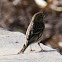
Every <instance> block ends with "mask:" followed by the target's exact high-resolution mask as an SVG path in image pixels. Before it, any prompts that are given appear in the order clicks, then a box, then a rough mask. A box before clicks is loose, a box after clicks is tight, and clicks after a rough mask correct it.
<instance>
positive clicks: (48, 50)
mask: <svg viewBox="0 0 62 62" xmlns="http://www.w3.org/2000/svg"><path fill="white" fill-rule="evenodd" d="M55 51H57V50H44V51H38V52H37V53H39V52H55Z"/></svg>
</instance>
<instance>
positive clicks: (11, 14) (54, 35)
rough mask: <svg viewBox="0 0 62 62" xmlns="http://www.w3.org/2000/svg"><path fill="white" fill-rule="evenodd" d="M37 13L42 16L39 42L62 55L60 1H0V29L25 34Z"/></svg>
mask: <svg viewBox="0 0 62 62" xmlns="http://www.w3.org/2000/svg"><path fill="white" fill-rule="evenodd" d="M37 12H42V13H43V14H44V23H45V30H44V34H43V36H42V40H41V42H42V43H43V44H45V45H48V46H51V47H52V48H55V49H57V50H58V51H59V52H60V53H61V54H62V0H0V27H3V28H5V29H8V30H10V31H20V32H23V33H25V32H26V29H27V27H28V25H29V23H30V21H31V18H32V16H33V15H34V14H35V13H37Z"/></svg>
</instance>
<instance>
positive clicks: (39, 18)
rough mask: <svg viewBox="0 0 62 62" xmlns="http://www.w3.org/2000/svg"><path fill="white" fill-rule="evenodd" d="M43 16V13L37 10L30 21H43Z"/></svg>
mask: <svg viewBox="0 0 62 62" xmlns="http://www.w3.org/2000/svg"><path fill="white" fill-rule="evenodd" d="M43 17H44V15H43V13H41V12H38V13H36V14H34V16H33V17H32V21H37V22H40V21H43Z"/></svg>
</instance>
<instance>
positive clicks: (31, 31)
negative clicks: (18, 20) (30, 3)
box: [17, 12, 45, 54]
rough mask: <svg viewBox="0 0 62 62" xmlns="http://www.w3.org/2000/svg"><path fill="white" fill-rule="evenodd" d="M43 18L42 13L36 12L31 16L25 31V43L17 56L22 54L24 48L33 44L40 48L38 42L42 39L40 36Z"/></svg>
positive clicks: (43, 27) (43, 26)
mask: <svg viewBox="0 0 62 62" xmlns="http://www.w3.org/2000/svg"><path fill="white" fill-rule="evenodd" d="M43 17H44V14H43V13H42V12H37V13H35V14H34V15H33V17H32V20H31V22H30V24H29V26H28V28H27V31H26V40H27V41H26V42H25V44H24V45H23V47H22V49H21V50H20V51H19V52H18V53H17V54H20V53H24V51H25V50H26V48H27V47H28V46H29V45H31V44H33V43H36V42H37V43H38V45H39V46H40V40H41V38H42V34H43V31H44V29H45V24H44V19H43ZM40 48H41V46H40ZM41 49H42V48H41Z"/></svg>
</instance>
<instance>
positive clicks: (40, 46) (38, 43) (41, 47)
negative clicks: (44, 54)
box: [38, 43, 45, 51]
mask: <svg viewBox="0 0 62 62" xmlns="http://www.w3.org/2000/svg"><path fill="white" fill-rule="evenodd" d="M38 45H39V46H40V43H38ZM40 48H41V51H45V50H44V49H42V47H41V46H40Z"/></svg>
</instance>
